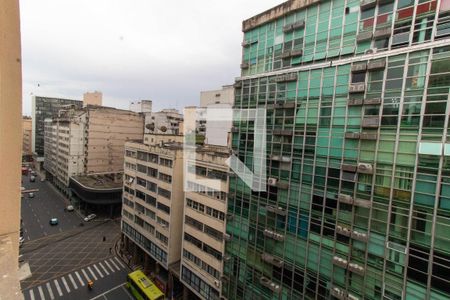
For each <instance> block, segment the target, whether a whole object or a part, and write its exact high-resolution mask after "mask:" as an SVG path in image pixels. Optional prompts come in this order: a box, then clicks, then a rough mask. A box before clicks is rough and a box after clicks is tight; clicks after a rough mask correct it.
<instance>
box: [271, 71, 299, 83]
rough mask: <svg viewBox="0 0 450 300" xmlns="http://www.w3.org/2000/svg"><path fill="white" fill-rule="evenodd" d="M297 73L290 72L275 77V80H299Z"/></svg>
mask: <svg viewBox="0 0 450 300" xmlns="http://www.w3.org/2000/svg"><path fill="white" fill-rule="evenodd" d="M297 78H298V75H297V73H289V74H284V75H280V76H277V77H275V82H290V81H297Z"/></svg>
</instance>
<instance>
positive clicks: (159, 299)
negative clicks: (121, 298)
mask: <svg viewBox="0 0 450 300" xmlns="http://www.w3.org/2000/svg"><path fill="white" fill-rule="evenodd" d="M126 286H127V288H128V289H129V290H130V291H131V294H133V296H134V298H136V299H138V300H164V293H163V292H161V290H160V289H159V288H158V287H157V286H156V285H155V284H154V283H153V282H152V281H151V280H150V279H149V278H148V277H147V276H145V274H144V273H143V272H142V271H141V270H137V271H134V272H132V273H130V274H128V276H127V285H126Z"/></svg>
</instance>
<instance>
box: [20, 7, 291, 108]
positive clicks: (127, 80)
mask: <svg viewBox="0 0 450 300" xmlns="http://www.w3.org/2000/svg"><path fill="white" fill-rule="evenodd" d="M281 2H282V1H280V0H252V1H242V0H229V1H214V0H209V1H207V0H197V1H179V0H178V1H155V0H154V1H150V0H133V1H125V0H120V1H119V0H59V1H54V0H40V1H35V0H23V1H21V29H22V56H23V57H22V61H23V112H24V114H30V113H31V97H30V94H31V93H33V94H35V95H44V96H59V97H66V98H75V99H81V97H82V94H83V93H84V92H86V91H93V90H100V91H102V92H103V97H104V102H105V105H110V106H115V107H121V108H127V107H128V105H129V102H130V101H134V100H138V99H151V100H153V102H154V107H155V108H156V109H162V108H167V107H176V108H179V109H181V108H182V107H184V106H186V105H198V104H199V95H200V91H202V90H208V89H217V88H220V87H221V86H222V85H224V84H230V83H233V81H234V78H235V77H237V76H239V72H240V70H239V64H240V60H241V47H240V42H241V41H242V32H241V24H242V20H244V19H246V18H249V17H251V16H253V15H255V14H257V13H260V12H262V11H264V10H266V9H269V8H271V7H273V6H275V5H277V4H279V3H281ZM38 85H39V87H38Z"/></svg>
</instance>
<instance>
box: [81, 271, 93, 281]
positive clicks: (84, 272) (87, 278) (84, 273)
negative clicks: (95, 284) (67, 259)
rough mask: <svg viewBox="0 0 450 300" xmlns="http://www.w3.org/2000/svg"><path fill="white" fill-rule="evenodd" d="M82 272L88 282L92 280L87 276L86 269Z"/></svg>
mask: <svg viewBox="0 0 450 300" xmlns="http://www.w3.org/2000/svg"><path fill="white" fill-rule="evenodd" d="M81 272H83V275H84V277H85V278H86V280H87V281H89V280H91V279H90V278H89V276H88V275H87V274H86V271H85V270H84V269H81Z"/></svg>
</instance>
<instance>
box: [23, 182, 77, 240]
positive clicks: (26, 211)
mask: <svg viewBox="0 0 450 300" xmlns="http://www.w3.org/2000/svg"><path fill="white" fill-rule="evenodd" d="M22 186H23V187H25V189H26V190H28V189H39V191H38V192H35V193H34V198H29V197H28V193H24V194H23V196H24V197H23V198H22V207H21V216H22V225H23V230H24V231H23V235H24V238H25V243H26V242H27V241H30V240H34V239H38V238H40V237H45V236H48V235H51V234H55V233H60V232H63V231H66V230H70V229H74V228H76V227H78V226H79V224H80V223H81V222H83V220H82V219H81V218H80V217H79V216H78V215H77V213H76V212H65V211H64V208H65V207H66V206H67V205H68V202H67V200H66V199H65V198H64V197H63V196H62V195H61V194H59V193H58V192H57V191H56V189H55V188H54V187H53V186H51V184H50V183H49V182H47V181H44V182H41V181H40V179H39V176H38V177H36V181H35V182H30V175H28V176H23V175H22ZM51 218H58V220H59V224H58V225H53V226H52V225H50V224H49V221H50V219H51Z"/></svg>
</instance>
